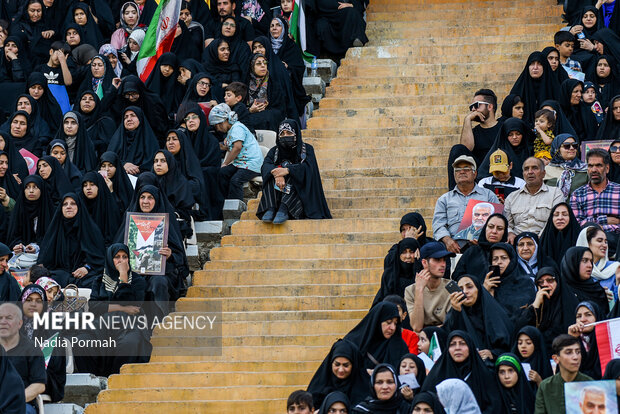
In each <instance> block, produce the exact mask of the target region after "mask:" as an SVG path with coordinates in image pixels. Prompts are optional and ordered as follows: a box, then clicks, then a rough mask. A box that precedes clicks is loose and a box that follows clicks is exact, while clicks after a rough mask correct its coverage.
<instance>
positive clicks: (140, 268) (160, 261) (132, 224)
mask: <svg viewBox="0 0 620 414" xmlns="http://www.w3.org/2000/svg"><path fill="white" fill-rule="evenodd" d="M168 220H169V218H168V213H131V212H127V214H126V217H125V244H126V245H127V247H129V263H130V265H131V269H132V270H133V271H134V272H136V273H140V274H143V275H163V274H165V272H166V257H165V256H162V255H161V254H159V249H161V248H162V247H166V246H167V245H168V229H169V227H170V222H169V221H168Z"/></svg>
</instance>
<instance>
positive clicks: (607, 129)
mask: <svg viewBox="0 0 620 414" xmlns="http://www.w3.org/2000/svg"><path fill="white" fill-rule="evenodd" d="M618 100H620V95H617V96H614V97H613V98H612V99H611V101H609V109H608V111H607V113H606V114H605V119H604V120H603V122H602V123H601V126H600V127H599V128H598V132H597V134H596V139H598V140H616V139H620V121H616V119H615V118H614V111H613V107H614V102H616V101H618Z"/></svg>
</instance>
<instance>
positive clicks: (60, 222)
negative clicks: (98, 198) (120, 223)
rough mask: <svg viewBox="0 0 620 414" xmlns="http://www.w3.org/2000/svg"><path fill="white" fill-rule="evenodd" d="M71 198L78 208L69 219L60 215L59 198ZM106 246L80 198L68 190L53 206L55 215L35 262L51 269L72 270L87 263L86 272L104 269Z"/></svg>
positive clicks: (97, 271)
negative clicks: (87, 270) (56, 204)
mask: <svg viewBox="0 0 620 414" xmlns="http://www.w3.org/2000/svg"><path fill="white" fill-rule="evenodd" d="M67 198H71V199H73V200H74V201H75V202H76V204H77V207H78V211H77V214H76V215H75V217H73V218H71V219H68V218H65V216H64V215H63V214H62V201H64V200H65V199H67ZM104 252H105V245H104V242H103V236H102V235H101V231H100V230H99V227H97V224H95V222H94V221H93V219H92V218H91V217H90V215H89V214H88V212H87V211H86V208H85V206H84V204H82V202H81V200H80V197H78V196H77V194H75V193H67V194H65V195H64V196H63V197H62V200H61V203H60V204H59V205H58V207H57V208H56V212H55V213H54V218H53V219H52V222H51V223H50V225H49V226H48V228H47V232H46V234H45V237H44V238H43V241H42V242H41V251H40V253H39V258H38V259H37V263H40V264H42V265H43V266H45V267H47V268H48V269H50V270H56V269H60V270H64V271H66V272H69V273H71V272H73V271H74V270H75V269H77V268H79V267H81V266H83V265H85V264H88V265H89V266H90V268H91V270H90V271H89V274H92V275H98V274H101V272H103V266H104Z"/></svg>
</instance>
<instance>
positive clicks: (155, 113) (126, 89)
mask: <svg viewBox="0 0 620 414" xmlns="http://www.w3.org/2000/svg"><path fill="white" fill-rule="evenodd" d="M132 92H134V93H137V94H138V99H137V100H136V101H135V102H134V101H131V100H129V99H128V98H126V97H125V95H127V94H129V93H132ZM108 103H110V102H108ZM132 106H134V107H137V108H140V109H141V110H142V112H143V114H144V117H145V119H146V120H148V122H149V125H150V127H151V128H152V129H153V131H154V132H155V134H156V136H157V137H162V138H163V136H164V134H165V133H166V131H167V130H168V114H167V113H166V108H165V107H164V104H163V103H162V101H161V99H160V97H159V95H157V94H156V93H153V92H151V90H150V89H149V88H147V87H146V85H144V82H142V80H140V78H139V77H137V76H136V75H128V76H126V77H124V78H123V81H122V82H121V85H120V86H119V87H118V90H117V91H116V96H115V97H114V100H113V102H112V103H111V104H110V107H109V110H110V112H111V113H113V114H115V117H116V119H118V120H119V121H122V120H123V116H124V114H125V112H126V111H127V110H128V109H129V108H130V107H132ZM161 143H162V145H163V140H162V142H161Z"/></svg>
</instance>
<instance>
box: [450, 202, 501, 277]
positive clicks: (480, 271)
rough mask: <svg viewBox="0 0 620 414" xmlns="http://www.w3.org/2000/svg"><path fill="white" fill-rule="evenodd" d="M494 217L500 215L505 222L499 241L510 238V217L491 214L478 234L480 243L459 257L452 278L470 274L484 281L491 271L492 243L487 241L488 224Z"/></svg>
mask: <svg viewBox="0 0 620 414" xmlns="http://www.w3.org/2000/svg"><path fill="white" fill-rule="evenodd" d="M493 217H499V218H500V219H502V221H503V222H504V226H505V229H504V234H503V235H502V238H501V239H500V241H499V243H505V242H506V241H507V240H508V219H506V217H504V215H503V214H501V213H495V214H491V215H490V216H489V218H488V219H487V222H486V223H484V226H483V227H482V229H481V230H480V235H479V236H478V244H473V245H471V246H469V247H468V248H467V250H465V253H463V256H462V257H461V258H460V259H459V262H458V263H457V265H456V267H455V269H454V272H452V279H454V280H456V279H457V278H458V277H459V276H461V275H464V274H468V275H471V276H474V277H477V278H478V280H480V281H483V280H484V278H485V276H486V274H487V273H488V272H489V264H490V263H489V258H490V253H491V245H492V244H493V243H490V242H489V241H487V225H488V224H489V221H490V220H491V218H493Z"/></svg>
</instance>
